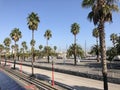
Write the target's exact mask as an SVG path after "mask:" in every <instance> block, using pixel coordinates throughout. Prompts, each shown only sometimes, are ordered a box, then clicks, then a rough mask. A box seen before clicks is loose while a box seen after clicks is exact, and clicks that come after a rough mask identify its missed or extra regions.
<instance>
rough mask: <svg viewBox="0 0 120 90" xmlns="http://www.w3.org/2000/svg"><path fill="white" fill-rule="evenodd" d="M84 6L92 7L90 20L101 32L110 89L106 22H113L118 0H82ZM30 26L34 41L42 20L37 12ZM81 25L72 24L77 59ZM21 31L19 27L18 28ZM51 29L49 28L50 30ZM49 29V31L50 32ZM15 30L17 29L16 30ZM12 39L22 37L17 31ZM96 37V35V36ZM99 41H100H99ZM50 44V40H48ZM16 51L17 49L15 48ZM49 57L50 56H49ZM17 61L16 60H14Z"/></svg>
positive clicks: (29, 22)
mask: <svg viewBox="0 0 120 90" xmlns="http://www.w3.org/2000/svg"><path fill="white" fill-rule="evenodd" d="M82 7H85V8H91V11H90V12H89V14H88V19H89V20H90V21H93V23H94V25H96V26H97V29H98V32H99V37H97V38H99V42H100V49H101V61H102V73H103V81H104V90H108V83H107V63H106V44H105V23H106V22H112V12H113V11H118V10H119V8H118V5H117V3H116V0H83V1H82ZM27 20H28V23H27V24H28V28H29V29H30V30H32V41H31V44H32V43H35V42H34V31H35V30H37V29H38V24H39V22H40V20H39V17H38V15H37V14H35V13H34V12H32V13H31V14H30V15H29V16H28V17H27ZM79 28H80V27H79V25H78V24H77V23H74V24H72V26H71V32H72V33H73V35H74V38H75V39H74V60H75V61H76V35H77V34H78V33H79ZM17 30H18V32H19V33H21V32H20V31H19V29H17ZM48 31H49V30H48ZM48 31H47V32H48ZM14 32H15V31H14ZM49 33H50V32H49ZM46 35H47V34H45V35H44V36H45V37H46V38H47V40H49V39H50V37H52V34H49V36H46ZM10 36H11V38H12V40H14V41H15V45H16V42H17V41H18V40H19V38H21V36H19V38H16V37H17V35H16V33H15V34H14V35H13V34H12V33H11V34H10ZM95 37H96V36H95ZM97 42H98V41H97ZM47 46H48V41H47ZM15 51H16V50H15ZM33 54H34V44H32V75H34V74H33V72H34V71H33V67H34V65H33V61H34V57H33ZM48 59H49V57H48ZM14 61H15V60H14Z"/></svg>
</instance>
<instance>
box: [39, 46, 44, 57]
mask: <svg viewBox="0 0 120 90" xmlns="http://www.w3.org/2000/svg"><path fill="white" fill-rule="evenodd" d="M42 48H43V46H42V45H39V50H40V51H39V58H40V57H41V56H42V51H41V50H42Z"/></svg>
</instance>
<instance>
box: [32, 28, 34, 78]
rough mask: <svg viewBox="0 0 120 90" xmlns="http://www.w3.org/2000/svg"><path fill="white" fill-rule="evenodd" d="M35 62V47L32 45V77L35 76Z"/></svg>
mask: <svg viewBox="0 0 120 90" xmlns="http://www.w3.org/2000/svg"><path fill="white" fill-rule="evenodd" d="M32 40H34V30H32ZM33 61H34V46H33V45H32V61H31V64H32V76H33V75H34V64H33Z"/></svg>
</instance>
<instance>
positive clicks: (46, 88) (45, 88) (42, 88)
mask: <svg viewBox="0 0 120 90" xmlns="http://www.w3.org/2000/svg"><path fill="white" fill-rule="evenodd" d="M1 68H2V69H4V70H5V71H6V72H8V73H10V74H11V75H13V76H15V77H17V78H19V79H21V80H23V81H25V82H27V83H29V84H31V85H34V86H35V87H37V88H38V89H39V90H59V89H56V88H54V87H52V86H51V85H49V84H47V83H43V82H41V81H40V80H38V79H36V78H34V77H32V76H29V75H27V74H24V73H22V72H19V71H17V70H14V69H10V68H8V67H1ZM34 90H35V89H34Z"/></svg>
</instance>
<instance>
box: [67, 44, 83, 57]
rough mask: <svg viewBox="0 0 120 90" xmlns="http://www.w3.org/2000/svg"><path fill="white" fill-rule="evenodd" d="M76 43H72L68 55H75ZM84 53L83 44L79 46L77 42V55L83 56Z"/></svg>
mask: <svg viewBox="0 0 120 90" xmlns="http://www.w3.org/2000/svg"><path fill="white" fill-rule="evenodd" d="M74 45H75V44H72V45H71V46H70V47H69V48H68V50H67V57H71V56H72V55H74V48H75V46H74ZM83 55H84V51H83V49H82V48H81V46H79V45H77V44H76V56H77V57H83Z"/></svg>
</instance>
